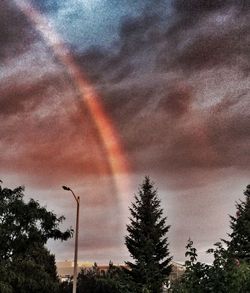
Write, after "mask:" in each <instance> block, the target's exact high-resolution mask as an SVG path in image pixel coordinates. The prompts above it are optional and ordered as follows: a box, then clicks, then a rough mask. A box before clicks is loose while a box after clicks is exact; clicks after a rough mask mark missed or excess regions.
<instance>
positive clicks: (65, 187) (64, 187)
mask: <svg viewBox="0 0 250 293" xmlns="http://www.w3.org/2000/svg"><path fill="white" fill-rule="evenodd" d="M62 188H63V189H64V190H70V188H69V187H68V186H65V185H63V186H62Z"/></svg>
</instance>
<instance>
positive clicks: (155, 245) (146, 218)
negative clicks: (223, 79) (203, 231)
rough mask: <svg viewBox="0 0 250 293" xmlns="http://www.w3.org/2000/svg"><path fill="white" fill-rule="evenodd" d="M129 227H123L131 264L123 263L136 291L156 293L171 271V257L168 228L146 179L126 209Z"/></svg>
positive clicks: (154, 191) (158, 201)
mask: <svg viewBox="0 0 250 293" xmlns="http://www.w3.org/2000/svg"><path fill="white" fill-rule="evenodd" d="M130 212H131V218H130V224H129V225H127V231H128V236H126V237H125V243H126V246H127V248H128V250H129V252H130V255H131V257H132V258H133V259H134V260H135V262H134V263H132V262H129V261H128V262H126V263H127V265H128V266H129V268H130V269H131V271H130V274H131V276H132V279H133V281H134V282H135V283H136V284H137V285H138V286H137V287H138V288H139V291H140V292H142V291H144V292H152V293H158V292H161V291H162V289H161V288H162V284H163V282H164V281H165V280H166V278H167V277H168V275H169V274H170V272H171V265H170V261H171V259H172V258H171V257H169V251H168V239H167V237H166V234H167V232H168V230H169V228H170V226H168V225H166V217H163V210H162V208H161V207H160V200H159V199H158V195H157V190H156V189H154V186H153V184H152V183H151V181H150V179H149V177H145V179H144V182H143V184H142V185H141V187H140V189H139V192H138V195H136V196H135V203H133V204H132V207H131V208H130Z"/></svg>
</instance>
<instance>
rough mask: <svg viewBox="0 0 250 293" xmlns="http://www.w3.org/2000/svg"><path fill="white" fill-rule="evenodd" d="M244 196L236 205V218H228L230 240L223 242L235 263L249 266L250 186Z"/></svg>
mask: <svg viewBox="0 0 250 293" xmlns="http://www.w3.org/2000/svg"><path fill="white" fill-rule="evenodd" d="M244 195H245V197H246V199H245V201H240V202H239V203H236V208H237V211H236V216H235V217H233V216H230V218H231V221H230V227H231V229H232V233H230V234H229V237H230V238H231V239H230V240H229V241H225V242H226V243H227V245H228V253H229V255H231V257H233V258H234V259H235V261H240V262H241V261H245V262H247V263H248V264H250V185H248V186H247V188H246V190H245V192H244Z"/></svg>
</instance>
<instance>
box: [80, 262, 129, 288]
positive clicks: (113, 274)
mask: <svg viewBox="0 0 250 293" xmlns="http://www.w3.org/2000/svg"><path fill="white" fill-rule="evenodd" d="M77 290H78V292H79V293H81V292H84V293H131V291H130V288H129V287H128V284H127V282H126V275H125V274H124V272H123V271H122V269H121V268H118V267H115V266H114V265H113V263H112V262H110V263H109V268H108V270H107V271H102V270H100V269H99V268H98V266H97V264H96V263H95V264H94V266H93V267H92V268H91V269H82V270H81V272H80V273H79V275H78V280H77Z"/></svg>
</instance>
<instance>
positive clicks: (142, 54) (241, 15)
mask: <svg viewBox="0 0 250 293" xmlns="http://www.w3.org/2000/svg"><path fill="white" fill-rule="evenodd" d="M163 3H164V2H163V1H159V2H158V3H154V4H152V5H151V7H148V10H145V11H144V12H143V13H142V15H141V16H140V17H137V18H128V19H126V20H125V21H124V22H123V23H122V24H121V28H120V41H119V47H118V48H116V50H117V49H118V50H117V53H116V54H113V53H108V52H105V51H102V50H101V48H99V49H95V50H92V54H91V50H90V51H88V52H86V53H83V54H82V55H81V56H79V57H78V60H79V62H80V63H81V64H82V68H84V69H85V70H87V73H88V74H89V76H91V77H94V82H95V84H96V86H97V88H99V90H100V92H101V93H102V95H103V98H104V101H105V105H106V107H107V109H108V110H109V111H110V112H111V113H112V115H113V117H114V118H115V120H116V121H118V122H117V124H118V125H122V126H121V131H122V135H123V137H124V140H125V144H126V148H127V150H128V151H129V152H130V155H131V157H133V158H134V162H135V168H136V169H137V168H139V170H143V169H148V168H149V169H150V168H151V169H161V170H166V169H168V168H169V167H168V166H171V170H172V171H173V170H179V171H181V170H183V169H197V168H201V169H215V168H223V167H230V166H238V167H240V166H241V167H242V166H244V165H245V167H247V165H248V163H246V162H248V160H249V158H246V156H245V151H243V152H242V153H241V152H240V149H241V150H245V147H244V140H245V141H246V140H247V141H248V139H249V131H248V126H247V125H248V123H249V114H248V113H247V112H245V111H244V112H243V114H242V107H248V106H249V102H248V101H249V91H248V86H247V77H246V76H245V75H243V71H242V69H243V68H246V67H247V64H248V63H249V57H250V54H249V52H250V50H249V46H250V43H249V41H250V38H249V31H250V30H249V23H250V22H249V16H250V15H249V13H248V12H247V10H246V9H245V8H246V2H243V1H173V2H172V5H173V6H172V9H173V10H172V14H171V15H169V12H168V10H167V9H165V10H164V9H162V8H163V7H162V6H161V9H159V7H160V5H162V4H163ZM165 8H167V6H166V5H165ZM225 68H228V69H229V70H231V72H229V71H228V72H226V73H223V71H224V69H225ZM209 70H210V71H209ZM222 74H224V75H225V76H227V77H228V80H231V79H232V77H231V76H232V75H233V74H234V75H235V81H233V84H231V85H228V86H226V85H225V81H223V82H222V81H221V83H220V82H219V81H218V83H217V85H216V86H215V87H214V88H213V90H214V92H215V94H214V96H211V91H212V85H209V84H205V82H204V81H205V80H206V79H207V75H208V76H210V77H209V78H211V79H212V78H214V77H215V76H218V77H217V79H218V80H219V78H220V77H219V76H221V75H222ZM202 77H203V78H202ZM202 79H203V80H202ZM225 79H227V78H225ZM198 80H200V83H199V82H198ZM242 80H244V83H243V82H242ZM240 81H241V82H240ZM235 88H236V90H235V92H233V91H234V89H235ZM232 90H233V91H232ZM217 92H219V94H217ZM242 92H243V93H244V94H242ZM217 95H218V96H217ZM234 96H238V99H237V98H234V100H235V101H234V103H233V104H231V106H230V107H229V105H228V106H227V105H226V101H227V103H229V104H230V103H232V99H233V98H232V97H234ZM229 101H231V102H229ZM202 104H204V106H202ZM240 105H241V106H240ZM216 109H220V111H219V110H216ZM215 121H216V122H215ZM237 121H238V122H237ZM238 123H240V127H237V125H239V124H238ZM242 129H244V130H242ZM139 137H143V140H139V139H138V138H139ZM225 139H226V140H227V141H230V142H231V144H230V145H227V144H225V143H224V146H223V147H222V145H223V141H225ZM232 145H235V148H234V147H233V146H232ZM232 150H234V151H232ZM237 150H239V151H237ZM235 151H236V153H237V155H236V156H235ZM244 162H245V163H244Z"/></svg>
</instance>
